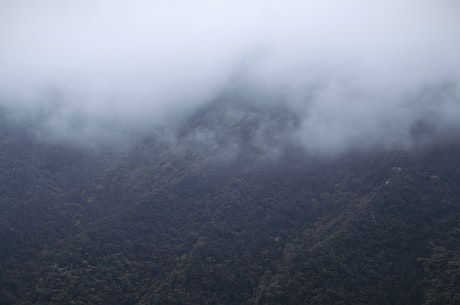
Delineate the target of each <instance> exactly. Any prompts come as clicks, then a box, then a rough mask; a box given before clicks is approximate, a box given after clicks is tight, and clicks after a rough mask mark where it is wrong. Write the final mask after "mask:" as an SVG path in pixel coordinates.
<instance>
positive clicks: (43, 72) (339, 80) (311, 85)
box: [0, 0, 460, 151]
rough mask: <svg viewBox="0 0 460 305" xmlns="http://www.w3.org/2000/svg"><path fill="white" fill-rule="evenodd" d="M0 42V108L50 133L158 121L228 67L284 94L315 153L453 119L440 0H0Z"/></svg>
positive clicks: (459, 117) (397, 141)
mask: <svg viewBox="0 0 460 305" xmlns="http://www.w3.org/2000/svg"><path fill="white" fill-rule="evenodd" d="M0 46H1V48H0V105H3V106H5V107H7V108H10V109H14V111H17V113H18V115H24V114H27V115H31V116H33V115H37V113H38V112H40V113H47V119H46V121H44V122H43V125H42V128H43V132H44V133H49V134H51V135H54V136H58V137H69V136H71V137H75V138H79V139H86V138H92V139H93V140H97V139H98V138H99V137H110V136H115V135H114V134H111V133H116V132H117V130H119V129H124V130H134V131H135V130H142V129H143V128H146V127H151V126H155V125H164V124H167V123H168V121H169V120H170V118H171V117H176V116H180V114H181V113H183V112H184V111H188V110H193V109H195V107H197V106H198V105H202V104H203V103H206V102H208V101H209V100H211V99H212V98H213V97H214V96H216V95H218V93H219V92H220V91H221V90H223V89H224V88H225V87H226V86H227V85H228V83H229V82H230V81H231V80H233V79H235V77H240V78H241V79H243V80H244V81H245V82H247V83H248V84H250V86H254V87H256V88H257V90H262V91H264V92H266V93H268V94H270V93H273V94H280V95H282V96H283V97H284V99H285V100H288V104H289V105H290V107H292V109H293V110H294V111H296V113H300V114H301V115H302V118H303V119H302V122H301V124H300V127H299V129H298V130H296V131H295V137H297V138H298V139H299V140H300V141H302V143H305V144H306V145H307V146H309V147H310V148H311V147H314V148H315V149H319V150H320V151H327V150H331V149H332V150H337V149H338V150H341V149H345V148H347V147H349V146H350V145H364V146H371V145H374V144H375V143H386V144H391V145H402V143H404V142H405V141H406V140H407V139H406V138H407V137H408V134H409V132H410V130H411V128H412V127H413V125H414V124H415V123H416V122H417V121H418V120H420V119H426V118H429V119H430V120H433V121H435V122H436V124H437V125H439V126H443V127H446V128H457V127H459V126H460V92H459V91H460V87H459V81H460V5H459V4H458V3H457V2H456V1H453V0H438V1H435V0H419V1H415V0H402V1H395V0H390V1H364V0H349V1H339V0H323V1H293V0H284V1H259V0H256V1H241V0H236V1H204V0H198V1H185V0H171V1H147V0H145V1H144V0H132V1H121V0H115V1H108V0H92V1H89V0H80V1H62V0H60V1H59V0H36V1H28V0H2V1H1V2H0ZM440 91H442V92H440ZM44 109H45V110H44Z"/></svg>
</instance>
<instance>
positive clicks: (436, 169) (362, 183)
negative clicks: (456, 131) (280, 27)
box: [0, 103, 460, 304]
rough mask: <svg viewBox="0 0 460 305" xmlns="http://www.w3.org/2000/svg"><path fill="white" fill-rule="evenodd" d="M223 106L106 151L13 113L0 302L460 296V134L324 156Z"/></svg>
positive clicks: (431, 299)
mask: <svg viewBox="0 0 460 305" xmlns="http://www.w3.org/2000/svg"><path fill="white" fill-rule="evenodd" d="M213 107H214V108H213ZM226 107H229V104H225V103H223V104H217V105H212V107H211V108H206V109H203V110H202V112H201V113H194V114H192V115H191V116H190V117H189V118H188V120H187V121H186V122H185V123H184V124H183V126H182V128H179V131H178V133H177V136H176V137H175V140H174V141H171V139H166V140H165V138H162V137H158V136H152V137H151V138H146V139H144V141H142V142H139V143H138V144H137V145H136V146H135V147H133V148H132V149H131V150H129V151H118V152H111V153H108V152H107V151H99V152H88V151H82V150H78V149H76V148H72V147H68V146H65V145H56V144H46V143H43V142H37V141H36V140H34V139H33V138H31V137H30V136H29V135H28V133H27V130H23V129H20V128H18V126H11V125H8V124H4V126H2V128H3V129H2V135H1V146H0V147H1V148H0V157H1V158H0V170H1V173H2V182H1V185H0V188H1V189H0V190H1V194H2V196H1V198H0V207H1V213H0V238H1V241H2V243H1V252H0V267H1V269H0V270H1V287H2V289H1V295H0V304H109V303H110V304H441V303H442V304H456V303H457V302H458V298H459V290H458V288H457V287H458V285H456V283H457V281H458V279H459V278H460V268H459V262H460V243H459V237H460V233H459V232H460V226H459V221H458V220H459V219H460V185H459V182H460V160H459V159H458V157H457V156H458V154H459V153H460V145H459V143H460V142H459V141H458V139H454V138H449V139H446V140H442V141H441V140H440V141H438V143H436V144H435V143H433V144H432V145H431V146H422V147H421V148H420V149H418V150H417V151H415V150H414V151H404V152H403V151H379V152H377V151H374V152H349V153H347V154H343V155H340V156H336V157H327V158H324V157H320V156H315V155H312V154H311V153H308V152H305V151H304V150H302V149H301V148H299V147H296V146H295V145H292V144H289V143H290V141H289V138H288V136H287V135H286V133H285V131H287V130H289V128H291V126H294V125H295V124H296V120H295V115H293V114H289V113H286V112H285V111H283V109H268V110H267V109H264V110H263V111H261V110H260V109H257V107H247V106H246V105H241V106H238V107H239V108H238V107H237V108H236V109H235V108H226ZM232 107H233V106H232Z"/></svg>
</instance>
